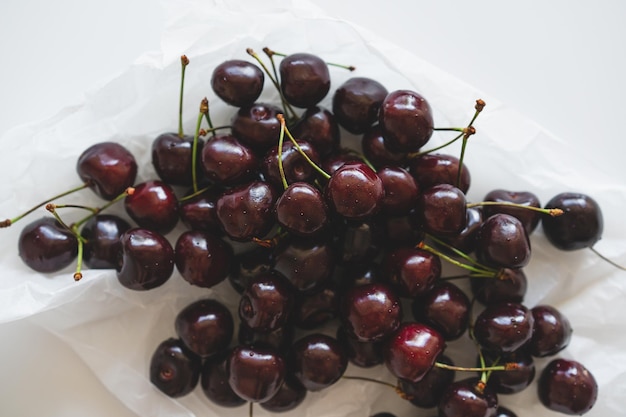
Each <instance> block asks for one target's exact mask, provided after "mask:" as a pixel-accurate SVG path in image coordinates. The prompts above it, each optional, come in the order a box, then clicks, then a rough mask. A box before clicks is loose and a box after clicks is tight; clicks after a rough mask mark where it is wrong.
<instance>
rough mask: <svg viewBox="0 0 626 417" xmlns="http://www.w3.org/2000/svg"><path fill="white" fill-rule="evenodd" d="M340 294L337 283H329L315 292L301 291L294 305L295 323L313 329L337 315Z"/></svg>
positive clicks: (301, 327)
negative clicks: (336, 286)
mask: <svg viewBox="0 0 626 417" xmlns="http://www.w3.org/2000/svg"><path fill="white" fill-rule="evenodd" d="M338 310H339V294H338V291H337V289H336V288H335V285H333V284H332V283H328V284H326V285H324V286H323V287H322V288H321V289H319V290H317V291H315V292H313V293H299V294H298V296H297V298H296V303H295V306H294V325H295V326H296V327H298V328H300V329H306V330H312V329H316V328H319V327H320V326H322V325H324V324H326V323H328V322H330V321H331V320H333V319H334V318H336V317H337V315H338Z"/></svg>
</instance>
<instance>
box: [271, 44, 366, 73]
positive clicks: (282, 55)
mask: <svg viewBox="0 0 626 417" xmlns="http://www.w3.org/2000/svg"><path fill="white" fill-rule="evenodd" d="M266 49H267V51H266ZM263 52H265V53H266V54H267V55H268V56H269V57H270V58H271V57H272V56H273V55H277V56H279V57H282V58H284V57H286V56H287V55H286V54H282V53H280V52H276V51H272V50H271V49H269V48H267V47H266V48H263ZM270 54H271V55H270ZM326 65H329V66H331V67H337V68H343V69H345V70H348V71H354V70H355V69H356V67H355V66H354V65H344V64H336V63H334V62H326Z"/></svg>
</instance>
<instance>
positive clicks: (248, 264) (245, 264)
mask: <svg viewBox="0 0 626 417" xmlns="http://www.w3.org/2000/svg"><path fill="white" fill-rule="evenodd" d="M273 267H274V255H273V250H272V249H271V248H265V247H263V246H259V245H255V246H253V247H252V248H249V249H246V250H244V251H241V252H239V253H237V254H235V257H234V259H233V262H232V268H231V272H230V274H229V275H228V282H229V283H230V284H231V286H232V287H233V288H234V289H235V291H237V292H238V293H239V294H241V293H242V292H243V290H244V288H245V287H246V286H247V285H248V282H249V281H250V280H251V279H252V278H254V277H256V276H257V275H260V274H263V273H265V272H268V271H271V270H272V268H273Z"/></svg>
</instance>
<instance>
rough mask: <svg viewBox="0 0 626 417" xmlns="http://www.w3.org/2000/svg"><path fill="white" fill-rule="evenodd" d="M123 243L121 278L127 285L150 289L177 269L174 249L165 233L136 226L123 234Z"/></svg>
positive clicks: (131, 287) (118, 269)
mask: <svg viewBox="0 0 626 417" xmlns="http://www.w3.org/2000/svg"><path fill="white" fill-rule="evenodd" d="M120 242H121V243H122V255H121V258H120V260H119V264H118V265H117V279H118V280H119V282H120V284H122V285H123V286H124V287H126V288H130V289H132V290H139V291H142V290H150V289H152V288H156V287H159V286H161V285H163V284H165V282H166V281H167V280H168V279H169V278H170V276H171V275H172V272H174V249H173V248H172V245H171V244H170V243H169V242H168V241H167V239H165V237H163V235H161V234H159V233H157V232H155V231H152V230H149V229H144V228H132V229H130V230H128V231H126V233H124V234H123V235H122V236H121V237H120Z"/></svg>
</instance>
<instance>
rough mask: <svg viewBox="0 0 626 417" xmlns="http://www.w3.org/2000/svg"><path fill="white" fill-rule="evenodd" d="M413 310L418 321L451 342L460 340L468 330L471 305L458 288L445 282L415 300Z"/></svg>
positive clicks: (439, 283) (437, 284)
mask: <svg viewBox="0 0 626 417" xmlns="http://www.w3.org/2000/svg"><path fill="white" fill-rule="evenodd" d="M411 309H412V311H413V317H414V318H415V319H416V320H418V321H420V322H422V323H424V324H427V325H429V326H431V327H432V328H434V329H436V330H437V331H439V333H441V335H442V336H443V338H444V339H445V340H447V341H450V340H455V339H458V338H459V337H461V336H462V335H463V333H465V330H467V327H468V325H469V319H470V310H471V303H470V300H469V298H468V297H467V295H465V292H463V290H461V289H460V288H459V287H458V286H456V285H454V284H452V283H451V282H448V281H443V282H438V283H436V284H435V285H434V287H433V288H431V289H430V290H429V291H428V292H426V293H425V294H423V295H422V296H420V297H417V298H415V299H414V300H413V303H412V305H411Z"/></svg>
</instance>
